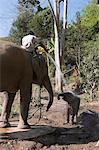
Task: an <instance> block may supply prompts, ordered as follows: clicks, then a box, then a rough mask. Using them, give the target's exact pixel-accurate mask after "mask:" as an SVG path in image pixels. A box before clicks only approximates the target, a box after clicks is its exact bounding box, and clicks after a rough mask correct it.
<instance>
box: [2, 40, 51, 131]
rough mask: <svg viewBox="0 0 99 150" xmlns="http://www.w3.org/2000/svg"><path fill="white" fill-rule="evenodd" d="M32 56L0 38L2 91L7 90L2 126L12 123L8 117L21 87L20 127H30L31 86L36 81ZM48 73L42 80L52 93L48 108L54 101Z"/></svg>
mask: <svg viewBox="0 0 99 150" xmlns="http://www.w3.org/2000/svg"><path fill="white" fill-rule="evenodd" d="M30 57H31V56H28V55H27V53H26V52H25V50H23V49H22V48H20V47H18V46H15V45H14V44H12V43H9V42H6V41H3V40H0V92H3V91H6V98H5V99H4V103H3V110H2V114H1V123H0V126H1V127H7V126H9V125H10V124H9V121H8V119H9V115H10V112H11V107H12V103H13V101H14V97H15V94H16V92H17V91H18V90H19V89H20V119H19V124H18V127H19V128H28V127H29V124H28V122H27V117H28V110H29V104H30V100H31V87H32V83H33V81H34V80H33V74H34V72H33V67H32V63H31V62H32V61H30ZM31 60H32V59H31ZM46 67H47V66H46ZM46 73H47V72H46ZM46 73H44V74H45V75H44V79H45V80H42V82H43V83H42V84H43V85H44V86H45V88H46V89H47V90H48V92H49V94H50V101H49V103H48V106H47V110H48V109H49V108H50V106H51V104H52V102H53V91H52V87H51V84H50V80H49V77H48V74H46ZM36 82H37V81H36ZM39 82H40V81H39ZM40 84H41V83H40Z"/></svg>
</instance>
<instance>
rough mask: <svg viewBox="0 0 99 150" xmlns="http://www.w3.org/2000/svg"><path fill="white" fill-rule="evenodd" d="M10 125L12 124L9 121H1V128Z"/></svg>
mask: <svg viewBox="0 0 99 150" xmlns="http://www.w3.org/2000/svg"><path fill="white" fill-rule="evenodd" d="M10 126H11V125H10V123H9V122H4V121H2V122H0V128H7V127H10Z"/></svg>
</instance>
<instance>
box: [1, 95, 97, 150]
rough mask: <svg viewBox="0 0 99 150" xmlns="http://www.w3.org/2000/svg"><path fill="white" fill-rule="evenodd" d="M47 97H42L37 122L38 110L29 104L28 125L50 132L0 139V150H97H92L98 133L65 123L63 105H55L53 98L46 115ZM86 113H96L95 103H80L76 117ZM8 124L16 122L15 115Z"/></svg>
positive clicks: (56, 101) (64, 108) (16, 117)
mask: <svg viewBox="0 0 99 150" xmlns="http://www.w3.org/2000/svg"><path fill="white" fill-rule="evenodd" d="M47 96H48V95H47V93H44V94H43V96H42V103H43V107H42V109H41V112H42V116H41V119H40V120H39V116H40V110H38V108H37V107H34V105H33V103H31V105H30V111H29V119H28V122H29V123H30V125H31V126H32V127H33V126H39V127H41V126H43V129H44V128H45V129H46V128H52V131H53V132H51V133H48V134H45V135H42V136H37V137H35V138H32V137H29V138H28V139H24V137H23V139H22V138H21V139H8V138H5V139H3V138H1V139H0V150H99V147H96V146H95V145H96V143H97V141H98V140H99V133H96V134H95V135H94V134H92V133H88V132H86V131H84V130H82V129H80V128H78V127H77V125H71V124H66V123H65V121H66V115H65V113H66V103H65V102H64V101H62V100H60V101H58V100H57V98H56V97H55V98H54V103H53V105H52V107H51V108H50V110H49V111H48V112H46V105H47V103H48V100H47ZM87 109H91V110H94V111H97V112H99V101H98V102H97V101H94V102H91V103H89V102H88V103H83V102H81V106H80V110H79V114H80V113H81V112H83V111H86V110H87ZM37 110H38V111H37ZM10 121H11V122H17V121H18V115H12V116H11V118H10ZM53 129H54V130H53ZM37 132H39V130H37ZM21 133H22V132H19V134H21ZM25 134H27V132H25ZM22 135H23V134H22Z"/></svg>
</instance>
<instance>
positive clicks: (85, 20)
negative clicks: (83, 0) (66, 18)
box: [81, 1, 99, 28]
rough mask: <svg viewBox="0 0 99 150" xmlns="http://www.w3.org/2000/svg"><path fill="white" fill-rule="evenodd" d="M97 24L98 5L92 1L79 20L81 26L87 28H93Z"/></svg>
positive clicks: (98, 17)
mask: <svg viewBox="0 0 99 150" xmlns="http://www.w3.org/2000/svg"><path fill="white" fill-rule="evenodd" d="M97 22H99V5H98V4H97V3H96V1H92V2H91V3H90V4H89V5H88V6H87V7H86V8H85V9H84V10H83V15H82V19H81V24H82V26H85V27H87V28H89V27H92V26H94V25H95V24H97Z"/></svg>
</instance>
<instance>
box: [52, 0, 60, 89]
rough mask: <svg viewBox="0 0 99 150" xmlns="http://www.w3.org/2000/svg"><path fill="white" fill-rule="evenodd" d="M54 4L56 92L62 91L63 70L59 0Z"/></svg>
mask: <svg viewBox="0 0 99 150" xmlns="http://www.w3.org/2000/svg"><path fill="white" fill-rule="evenodd" d="M53 2H54V14H55V18H56V19H54V31H55V62H56V65H57V67H56V73H55V83H56V87H55V90H56V91H61V70H60V54H59V53H60V44H59V0H53Z"/></svg>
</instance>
